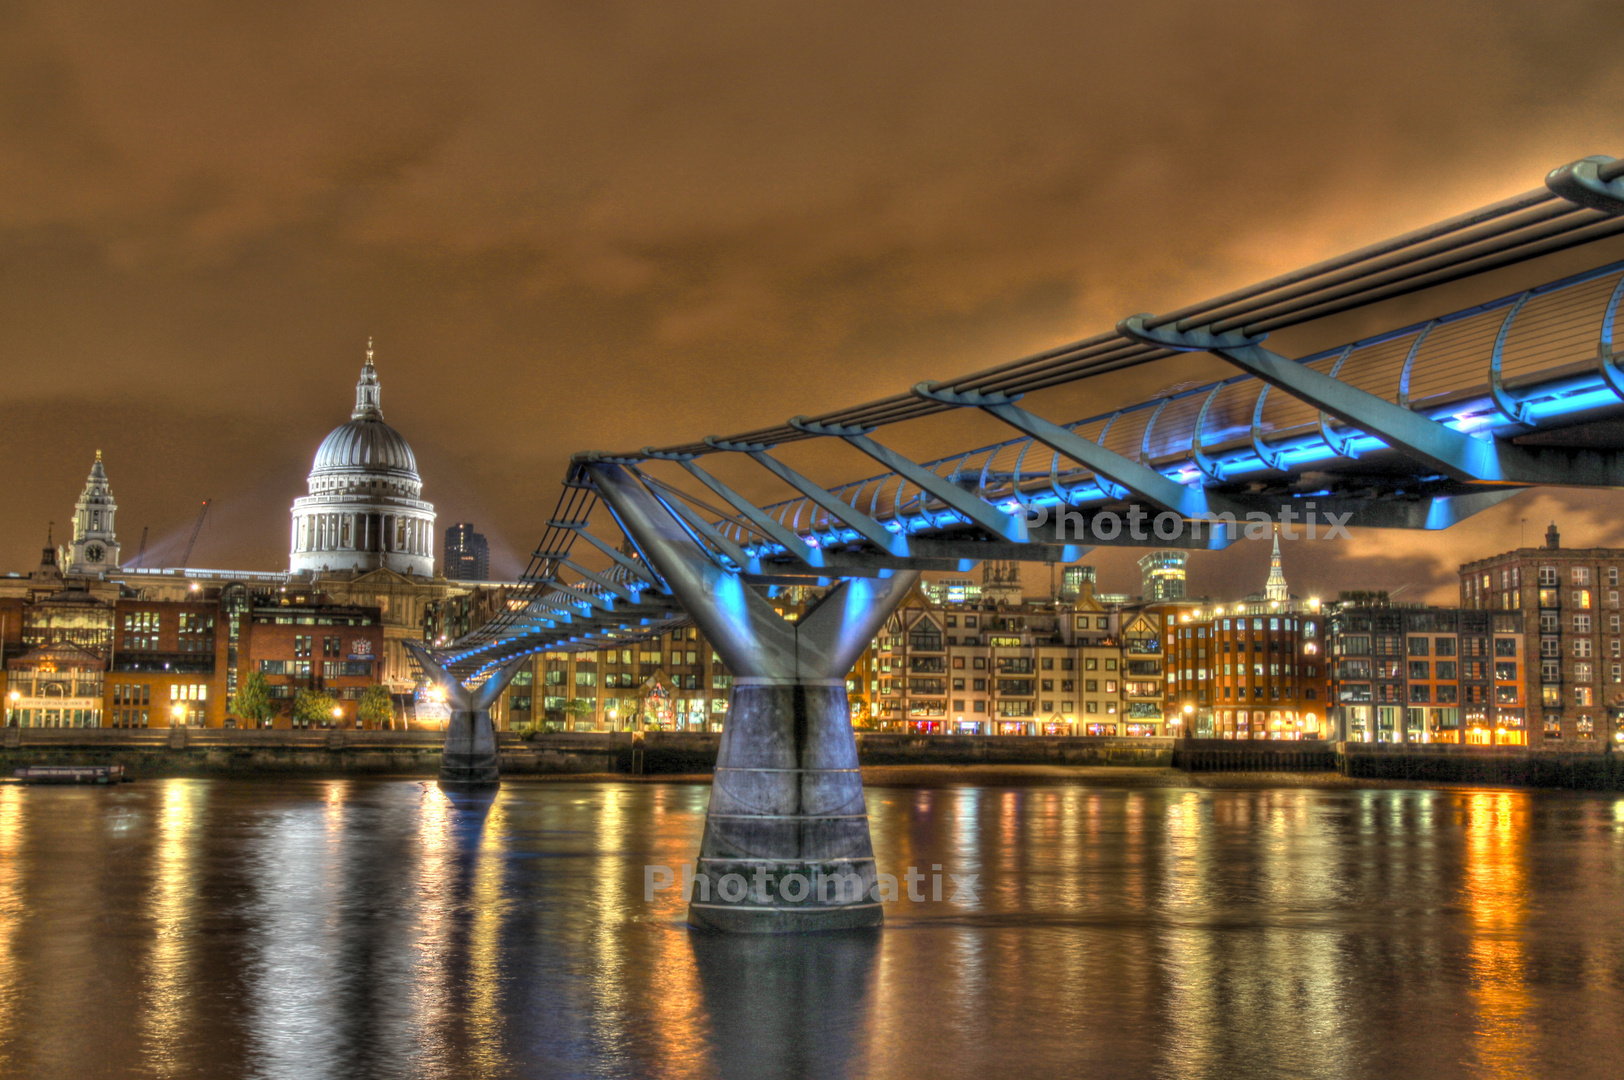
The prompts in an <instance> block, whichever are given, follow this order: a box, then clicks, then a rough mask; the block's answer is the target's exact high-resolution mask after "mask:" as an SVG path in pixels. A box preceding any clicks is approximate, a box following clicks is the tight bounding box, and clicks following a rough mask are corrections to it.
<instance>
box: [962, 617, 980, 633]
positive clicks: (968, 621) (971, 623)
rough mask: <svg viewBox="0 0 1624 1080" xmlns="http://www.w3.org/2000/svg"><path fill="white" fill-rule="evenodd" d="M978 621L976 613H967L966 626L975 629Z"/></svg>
mask: <svg viewBox="0 0 1624 1080" xmlns="http://www.w3.org/2000/svg"><path fill="white" fill-rule="evenodd" d="M976 621H977V617H976V616H974V615H966V616H965V617H964V625H965V628H966V629H970V630H974V629H975V626H976Z"/></svg>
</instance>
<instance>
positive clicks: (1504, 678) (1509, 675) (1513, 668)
mask: <svg viewBox="0 0 1624 1080" xmlns="http://www.w3.org/2000/svg"><path fill="white" fill-rule="evenodd" d="M1494 677H1495V678H1496V679H1498V680H1499V681H1501V682H1516V681H1517V663H1516V661H1514V660H1502V661H1500V662H1499V663H1497V664H1495V665H1494Z"/></svg>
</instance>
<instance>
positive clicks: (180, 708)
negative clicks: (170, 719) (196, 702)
mask: <svg viewBox="0 0 1624 1080" xmlns="http://www.w3.org/2000/svg"><path fill="white" fill-rule="evenodd" d="M169 711H170V713H171V714H172V715H173V716H174V717H175V723H176V724H179V723H180V722H181V720H182V719H183V718H184V717H185V716H186V706H184V705H182V704H181V703H180V702H178V701H177V702H175V704H174V706H173V707H172V708H171V709H170V710H169Z"/></svg>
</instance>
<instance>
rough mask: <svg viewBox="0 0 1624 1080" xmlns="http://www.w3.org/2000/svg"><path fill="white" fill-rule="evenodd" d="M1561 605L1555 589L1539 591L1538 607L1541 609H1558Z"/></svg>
mask: <svg viewBox="0 0 1624 1080" xmlns="http://www.w3.org/2000/svg"><path fill="white" fill-rule="evenodd" d="M1561 603H1562V601H1561V597H1560V594H1559V592H1558V591H1557V590H1556V589H1541V590H1540V591H1539V606H1540V607H1542V608H1554V607H1560V606H1561Z"/></svg>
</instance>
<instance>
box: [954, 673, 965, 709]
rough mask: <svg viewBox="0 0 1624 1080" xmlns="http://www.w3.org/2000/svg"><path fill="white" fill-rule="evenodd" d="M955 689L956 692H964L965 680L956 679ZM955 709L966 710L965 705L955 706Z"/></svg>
mask: <svg viewBox="0 0 1624 1080" xmlns="http://www.w3.org/2000/svg"><path fill="white" fill-rule="evenodd" d="M953 689H955V690H963V689H964V680H963V679H954V680H953ZM953 707H954V708H955V709H959V710H960V711H962V710H963V709H964V706H963V705H955V706H953Z"/></svg>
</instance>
